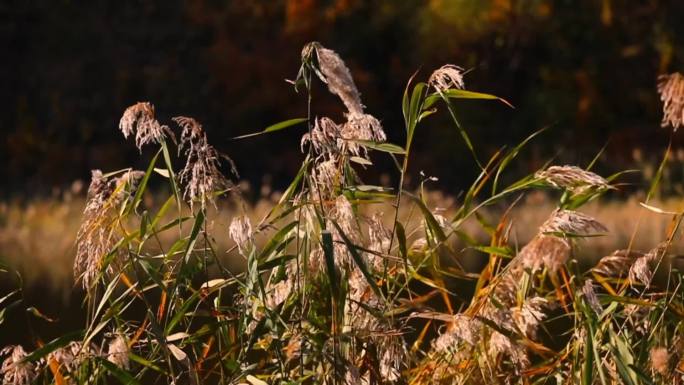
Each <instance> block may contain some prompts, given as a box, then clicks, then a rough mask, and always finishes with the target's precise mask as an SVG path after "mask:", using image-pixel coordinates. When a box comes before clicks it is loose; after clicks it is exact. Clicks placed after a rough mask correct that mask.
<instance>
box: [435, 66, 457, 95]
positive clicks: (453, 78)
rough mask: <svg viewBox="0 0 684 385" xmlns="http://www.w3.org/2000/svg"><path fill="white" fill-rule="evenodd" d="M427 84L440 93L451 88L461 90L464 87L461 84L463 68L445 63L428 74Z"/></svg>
mask: <svg viewBox="0 0 684 385" xmlns="http://www.w3.org/2000/svg"><path fill="white" fill-rule="evenodd" d="M428 84H429V85H430V86H432V87H433V88H434V89H435V90H436V91H437V92H440V93H441V92H444V91H446V90H449V89H452V88H453V89H459V90H462V89H463V88H465V85H464V84H463V68H461V67H459V66H455V65H453V64H446V65H444V66H442V67H440V68H438V69H437V70H435V71H434V72H433V73H432V75H430V78H429V79H428Z"/></svg>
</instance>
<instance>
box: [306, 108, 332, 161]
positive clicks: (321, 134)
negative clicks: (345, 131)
mask: <svg viewBox="0 0 684 385" xmlns="http://www.w3.org/2000/svg"><path fill="white" fill-rule="evenodd" d="M340 129H341V128H340V126H338V125H337V123H335V122H334V121H333V120H332V119H330V118H327V117H322V118H319V119H316V121H315V123H314V126H313V128H311V132H308V133H306V134H304V135H303V136H302V140H301V147H302V152H304V145H306V144H307V143H311V146H313V149H314V151H315V152H316V153H318V154H326V153H328V154H335V153H339V152H341V149H340V146H339V141H340V140H341V134H340Z"/></svg>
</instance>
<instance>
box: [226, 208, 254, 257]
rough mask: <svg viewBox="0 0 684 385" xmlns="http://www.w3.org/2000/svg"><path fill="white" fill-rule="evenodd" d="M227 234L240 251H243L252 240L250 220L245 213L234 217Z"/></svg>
mask: <svg viewBox="0 0 684 385" xmlns="http://www.w3.org/2000/svg"><path fill="white" fill-rule="evenodd" d="M228 235H229V236H230V239H232V240H233V241H234V242H235V244H237V247H238V249H239V250H240V252H241V253H242V252H244V251H245V250H247V248H248V246H249V245H250V244H251V242H252V222H251V221H250V220H249V218H247V216H246V215H239V216H236V217H234V218H233V220H232V221H231V222H230V226H229V227H228Z"/></svg>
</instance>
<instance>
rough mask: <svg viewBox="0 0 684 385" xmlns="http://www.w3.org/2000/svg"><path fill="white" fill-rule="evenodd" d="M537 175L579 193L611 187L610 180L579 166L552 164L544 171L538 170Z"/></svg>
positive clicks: (562, 187) (548, 181) (549, 182)
mask: <svg viewBox="0 0 684 385" xmlns="http://www.w3.org/2000/svg"><path fill="white" fill-rule="evenodd" d="M535 177H536V178H539V179H542V180H544V181H545V182H546V183H548V184H550V185H551V186H553V187H555V188H561V189H566V190H568V191H570V192H572V193H578V194H579V193H584V192H587V191H589V190H591V189H596V190H602V189H608V188H610V185H609V184H608V181H606V180H605V179H603V178H602V177H601V176H599V175H597V174H594V173H593V172H591V171H586V170H583V169H581V168H579V167H577V166H551V167H549V168H547V169H546V170H544V171H539V172H537V173H536V174H535Z"/></svg>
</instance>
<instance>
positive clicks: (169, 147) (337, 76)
mask: <svg viewBox="0 0 684 385" xmlns="http://www.w3.org/2000/svg"><path fill="white" fill-rule="evenodd" d="M301 57H302V66H301V68H300V70H299V73H298V74H297V76H296V78H295V80H293V81H292V84H293V86H294V89H295V91H297V93H298V94H299V95H301V97H302V99H303V103H306V104H307V106H308V109H307V110H308V115H307V116H306V117H302V118H293V119H291V120H287V121H284V122H280V123H276V124H274V125H273V126H270V127H268V128H267V129H265V130H263V131H261V132H258V133H255V135H267V134H268V133H270V132H273V131H278V130H285V129H288V128H290V127H293V126H295V125H306V126H307V128H308V130H307V133H306V134H305V135H304V136H303V137H302V139H301V147H302V152H303V154H304V155H305V156H304V161H303V162H302V165H301V168H300V171H299V173H298V174H297V176H296V177H295V178H294V180H293V181H292V183H291V185H290V186H289V187H288V188H287V189H286V190H285V191H283V192H282V194H280V195H279V196H278V197H277V199H274V200H273V201H272V202H271V204H269V205H265V206H263V207H262V209H260V210H250V209H249V208H248V205H247V203H245V202H244V201H243V199H242V198H241V195H240V190H239V188H238V187H237V186H238V185H239V180H238V179H239V177H238V172H237V167H236V166H235V165H234V164H233V161H232V160H231V159H230V158H228V157H227V156H225V155H224V154H221V153H220V152H219V151H217V150H216V149H215V148H214V147H213V146H212V145H211V142H210V140H209V139H210V138H208V137H207V135H206V133H205V131H204V130H203V128H202V125H201V123H200V122H198V121H197V120H195V119H193V118H189V117H176V118H174V119H172V121H171V122H167V123H162V122H159V121H158V120H157V119H156V117H155V114H154V107H153V105H152V104H151V103H148V102H141V103H137V104H135V105H133V106H131V107H129V108H128V109H127V110H126V111H125V112H124V114H123V117H122V119H121V122H120V127H119V129H120V130H121V132H122V134H123V135H124V137H126V138H131V139H132V140H134V142H135V145H136V146H137V147H138V149H139V150H140V151H141V152H142V151H145V152H147V151H151V152H152V154H153V157H152V161H151V162H150V164H149V166H148V167H147V169H146V170H132V169H125V170H118V171H114V172H108V173H107V172H103V171H100V170H94V171H93V173H92V181H91V183H90V186H89V188H88V195H87V199H86V200H85V202H84V204H83V206H84V209H83V215H82V218H81V220H80V221H79V224H78V229H77V230H75V238H76V242H75V246H74V247H73V252H72V253H71V254H72V255H73V258H72V260H73V264H72V266H73V274H74V276H75V277H76V279H77V280H78V284H79V285H80V286H81V287H82V290H84V292H85V293H86V298H85V300H84V302H83V311H84V312H85V313H86V314H87V320H86V323H85V325H83V327H82V328H80V329H78V330H75V331H73V332H71V333H67V334H65V335H63V336H60V337H58V338H56V339H54V340H52V341H49V342H47V343H43V342H42V341H41V340H40V337H39V336H37V337H36V338H35V344H34V346H20V345H13V346H7V347H5V348H4V349H2V350H1V353H0V355H1V356H2V358H3V359H4V361H3V363H2V366H1V368H0V373H1V374H2V377H3V380H4V383H8V384H28V383H56V384H67V383H69V384H71V383H79V384H80V383H88V384H93V383H102V384H108V383H116V382H120V383H125V384H143V383H145V384H148V383H151V384H152V383H162V384H163V383H173V384H176V383H189V384H200V383H219V384H252V385H262V384H299V383H301V384H435V383H436V384H480V383H481V384H491V383H500V384H509V383H521V384H575V383H580V384H614V383H625V384H640V383H647V384H649V383H663V384H665V383H667V384H677V383H682V382H683V381H684V378H683V377H682V373H683V372H682V371H683V370H684V357H682V353H681V352H682V351H684V349H683V348H684V346H683V345H682V344H684V341H683V340H682V325H681V320H682V318H683V317H684V303H683V302H682V301H683V300H684V298H683V296H682V294H683V292H682V289H681V287H680V285H681V278H682V275H681V272H680V270H679V269H678V268H677V266H678V263H679V259H680V257H679V256H678V254H677V247H678V244H680V243H681V240H680V239H679V237H678V234H679V226H680V224H681V220H682V218H683V216H682V215H683V213H684V212H683V211H682V207H681V205H679V204H678V203H677V202H674V203H672V202H670V203H668V204H665V203H663V202H659V201H656V200H654V199H653V197H654V195H655V191H657V188H658V185H659V183H660V181H661V178H662V175H663V170H665V169H666V163H667V161H668V159H669V153H670V152H671V148H669V147H668V148H667V150H666V151H665V156H663V161H662V163H661V164H660V165H659V167H658V171H657V172H655V174H654V176H653V180H652V182H651V187H650V189H649V191H648V193H647V194H646V195H645V196H644V199H643V200H641V201H639V202H632V203H633V206H634V207H633V208H632V209H630V210H619V209H618V210H616V209H613V210H614V211H619V212H614V213H613V214H612V215H613V218H614V223H610V224H608V223H607V222H605V219H604V216H606V215H604V214H605V211H604V210H609V209H608V207H610V203H602V201H601V199H602V196H604V195H605V194H609V193H611V192H612V191H614V190H616V189H619V187H620V183H621V178H622V176H623V175H622V174H621V173H618V174H615V175H610V176H605V177H602V176H599V175H597V174H596V173H594V172H592V171H591V170H592V167H593V163H594V162H592V164H589V165H587V166H586V167H583V168H581V167H577V166H572V165H552V164H548V165H545V166H544V167H543V168H542V169H541V170H538V171H537V172H535V173H533V174H531V175H527V176H525V177H523V178H520V179H519V180H517V181H515V182H513V183H511V184H504V183H503V182H502V181H503V180H507V178H505V176H506V170H507V167H508V166H509V165H510V164H511V163H512V162H514V161H515V160H516V157H517V156H518V155H519V154H520V153H521V152H522V151H525V146H526V144H528V143H529V142H530V141H533V140H536V138H537V136H539V135H543V133H542V132H535V133H531V135H530V136H529V137H528V138H526V139H525V140H524V141H523V142H522V143H520V144H518V145H515V146H512V147H510V148H504V149H501V150H500V151H498V152H497V153H495V154H494V155H493V156H492V157H491V158H490V159H482V158H481V154H479V153H478V151H477V149H476V148H475V146H474V144H473V143H472V142H471V140H470V138H469V135H468V131H467V130H466V128H465V127H463V126H462V125H461V124H460V122H459V120H458V116H457V111H456V109H455V106H456V105H458V104H459V103H461V102H462V100H463V99H476V100H482V101H484V102H487V101H488V102H497V103H505V104H508V102H507V101H505V100H503V99H501V98H498V97H496V96H493V95H490V94H486V93H480V92H474V91H470V90H467V89H466V84H465V83H466V82H465V81H464V78H463V70H462V69H461V68H460V67H458V66H455V65H445V66H443V67H441V68H438V69H436V70H435V71H434V72H433V73H432V74H431V75H430V76H429V77H427V79H425V81H420V80H419V78H420V74H416V75H414V77H413V78H411V79H410V80H409V82H408V84H407V87H406V92H405V95H404V98H403V100H402V103H401V104H402V112H403V116H404V123H405V142H404V143H403V144H402V145H398V144H392V143H388V142H387V137H386V134H385V131H384V128H383V127H382V123H381V122H380V121H379V120H378V119H377V118H376V117H374V116H373V115H371V114H369V113H368V112H367V111H366V108H365V106H364V105H363V102H362V99H361V94H360V92H359V90H358V89H357V88H356V86H355V84H354V81H353V78H352V74H351V73H350V71H349V69H348V68H347V67H346V65H345V63H344V61H343V60H342V58H341V57H340V56H339V55H338V54H337V53H336V52H334V51H332V50H330V49H328V48H325V47H323V46H321V45H320V44H319V43H310V44H308V45H306V46H305V47H304V49H303V51H302V54H301ZM681 79H682V77H681V76H678V75H677V76H675V75H671V76H665V77H662V78H661V80H660V86H659V88H658V89H659V92H660V95H661V98H662V100H663V104H664V111H665V118H664V120H663V125H666V126H672V128H673V134H674V130H676V129H677V128H678V127H679V126H680V125H681V120H682V116H684V115H683V111H682V109H683V108H684V103H683V102H682V100H684V82H682V80H681ZM318 81H320V82H323V83H324V84H325V85H327V88H328V90H329V91H330V92H331V93H332V94H334V95H336V96H337V97H339V99H340V101H341V103H342V106H343V107H344V109H345V110H346V113H345V115H344V119H343V120H342V121H335V120H333V119H331V118H328V117H322V116H318V115H317V114H316V112H315V111H312V110H311V99H312V94H311V87H312V84H313V82H318ZM437 113H443V114H447V115H448V116H449V117H450V118H451V120H452V122H453V126H454V129H456V130H458V132H459V133H460V135H461V137H462V139H463V143H464V144H465V148H467V150H468V151H469V152H470V153H471V154H472V158H473V165H474V167H478V169H479V177H478V178H477V179H476V180H475V181H473V182H472V185H471V187H470V188H469V189H468V190H467V191H466V193H465V194H463V195H462V196H460V197H459V198H458V199H453V200H452V203H451V204H449V205H448V206H449V207H446V209H447V210H444V208H445V207H440V206H439V203H438V202H435V200H434V199H431V197H433V196H434V193H432V194H431V193H430V192H429V191H428V188H429V186H430V182H431V178H430V177H428V176H425V175H420V177H419V181H420V183H419V185H418V186H417V188H416V189H412V190H409V189H408V187H407V186H405V183H404V181H405V180H406V175H407V170H408V169H409V164H410V161H411V145H412V143H413V139H414V137H415V135H423V134H424V132H423V131H424V129H425V128H424V127H423V126H422V125H421V123H422V122H423V121H425V120H428V119H430V117H431V116H432V115H433V114H437ZM248 137H249V136H247V137H245V138H242V140H249V139H248ZM379 156H386V157H390V158H391V159H392V160H393V161H394V163H395V164H396V168H397V174H398V176H399V178H398V179H399V180H400V182H399V184H398V185H397V186H395V187H393V188H388V187H382V186H378V185H375V184H372V182H370V184H369V182H364V181H362V180H361V179H360V177H359V175H358V170H360V169H361V168H368V167H373V159H374V158H375V157H379ZM179 164H180V165H181V166H179ZM237 164H238V166H239V160H238V162H237ZM152 178H155V179H158V180H160V181H161V183H164V184H166V185H167V186H168V191H170V194H169V196H168V197H164V198H162V199H160V200H159V202H158V203H156V204H155V203H152V202H149V201H147V199H145V197H146V196H149V194H146V191H147V189H148V185H149V183H150V180H151V179H152ZM539 191H546V192H550V195H544V196H545V197H547V196H552V197H557V199H556V198H553V199H552V198H543V199H542V200H541V201H540V200H539V199H540V198H539V196H540V195H539ZM225 202H230V205H229V206H228V207H231V209H230V210H226V209H223V210H219V209H218V208H219V207H224V206H223V205H224V204H225ZM637 204H638V208H637ZM532 207H533V208H532ZM6 210H7V209H6ZM528 211H529V212H531V214H530V213H527V212H528ZM526 213H527V214H526ZM64 215H67V214H64ZM525 215H527V217H528V218H531V219H526V220H525V222H524V225H522V226H521V224H520V223H519V222H518V218H520V217H524V216H525ZM616 229H617V231H618V234H622V235H620V236H618V237H613V238H612V240H611V241H604V239H611V238H610V235H609V234H611V231H615V230H616ZM627 234H628V235H627ZM601 242H603V246H601ZM615 242H619V243H620V245H619V246H618V247H615ZM19 243H21V242H19ZM602 247H603V248H604V249H605V252H603V251H602V250H603V249H602ZM597 253H598V254H597ZM231 255H233V256H236V258H240V260H241V261H242V262H241V263H237V264H230V263H227V262H228V261H229V259H230V258H229V256H231ZM466 255H470V256H471V258H470V259H469V260H466V259H465V258H464V257H465V256H466ZM581 256H584V257H581ZM580 258H583V259H582V260H581V259H580ZM233 259H235V258H233ZM0 306H3V307H2V310H1V313H0V323H1V322H2V320H3V317H4V315H5V313H7V312H16V311H23V310H26V308H27V307H29V306H30V304H27V303H24V301H23V297H22V290H21V288H17V290H15V291H12V292H10V293H9V294H8V295H7V296H5V297H3V298H2V299H0ZM30 309H31V310H30V312H31V313H32V314H33V316H36V317H46V316H45V315H43V314H42V313H41V312H40V311H39V309H35V308H30ZM0 327H2V325H1V324H0Z"/></svg>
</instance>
